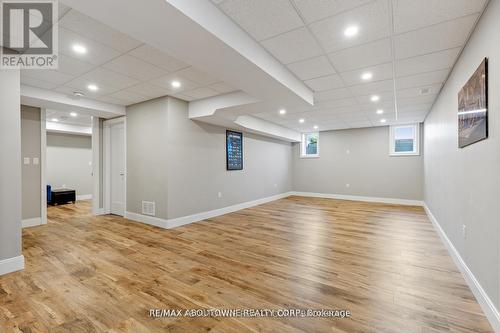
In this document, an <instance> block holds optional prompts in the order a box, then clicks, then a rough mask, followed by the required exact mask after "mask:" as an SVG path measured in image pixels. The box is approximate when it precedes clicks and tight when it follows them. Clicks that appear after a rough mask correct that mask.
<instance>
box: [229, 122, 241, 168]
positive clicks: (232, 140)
mask: <svg viewBox="0 0 500 333" xmlns="http://www.w3.org/2000/svg"><path fill="white" fill-rule="evenodd" d="M226 169H227V170H229V171H231V170H243V134H242V133H240V132H234V131H229V130H226Z"/></svg>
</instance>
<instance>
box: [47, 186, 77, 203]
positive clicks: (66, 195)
mask: <svg viewBox="0 0 500 333" xmlns="http://www.w3.org/2000/svg"><path fill="white" fill-rule="evenodd" d="M51 197H52V198H51V200H50V204H51V205H53V206H55V205H63V204H67V203H68V202H72V203H75V202H76V191H75V190H69V189H66V188H61V189H58V190H52V196H51Z"/></svg>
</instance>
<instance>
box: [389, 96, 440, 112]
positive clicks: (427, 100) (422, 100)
mask: <svg viewBox="0 0 500 333" xmlns="http://www.w3.org/2000/svg"><path fill="white" fill-rule="evenodd" d="M436 97H437V95H434V94H431V95H425V96H419V97H411V98H400V99H398V109H399V108H401V107H407V106H410V107H411V106H415V105H419V104H431V103H434V101H435V100H436Z"/></svg>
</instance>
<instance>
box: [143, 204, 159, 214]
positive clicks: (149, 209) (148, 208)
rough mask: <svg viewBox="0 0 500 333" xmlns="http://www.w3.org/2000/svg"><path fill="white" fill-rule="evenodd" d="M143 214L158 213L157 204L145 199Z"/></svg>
mask: <svg viewBox="0 0 500 333" xmlns="http://www.w3.org/2000/svg"><path fill="white" fill-rule="evenodd" d="M142 214H143V215H150V216H155V215H156V204H155V203H154V202H151V201H143V202H142Z"/></svg>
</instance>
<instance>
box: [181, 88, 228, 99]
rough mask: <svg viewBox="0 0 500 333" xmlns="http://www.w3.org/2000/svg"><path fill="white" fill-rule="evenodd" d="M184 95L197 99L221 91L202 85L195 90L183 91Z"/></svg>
mask: <svg viewBox="0 0 500 333" xmlns="http://www.w3.org/2000/svg"><path fill="white" fill-rule="evenodd" d="M182 94H183V95H186V96H190V97H193V98H195V99H201V98H207V97H212V96H215V95H218V94H219V93H218V92H217V91H215V90H213V89H210V88H206V87H202V88H197V89H194V90H188V91H183V92H182Z"/></svg>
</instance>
